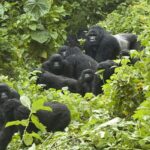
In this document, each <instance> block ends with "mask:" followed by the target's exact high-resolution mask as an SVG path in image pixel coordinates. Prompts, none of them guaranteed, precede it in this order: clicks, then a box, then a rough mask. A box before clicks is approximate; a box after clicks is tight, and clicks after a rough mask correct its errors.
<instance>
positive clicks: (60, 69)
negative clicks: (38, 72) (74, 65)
mask: <svg viewBox="0 0 150 150" xmlns="http://www.w3.org/2000/svg"><path fill="white" fill-rule="evenodd" d="M42 69H44V70H45V71H48V72H52V73H54V74H56V75H67V76H69V71H70V70H69V67H68V64H67V62H66V61H65V60H64V59H63V57H62V56H61V55H60V54H54V55H52V56H51V57H50V58H49V60H48V61H46V62H44V63H43V64H42Z"/></svg>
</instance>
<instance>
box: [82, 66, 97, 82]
mask: <svg viewBox="0 0 150 150" xmlns="http://www.w3.org/2000/svg"><path fill="white" fill-rule="evenodd" d="M93 79H94V71H93V70H92V69H85V70H83V71H82V73H81V76H80V80H82V81H83V82H91V81H93Z"/></svg>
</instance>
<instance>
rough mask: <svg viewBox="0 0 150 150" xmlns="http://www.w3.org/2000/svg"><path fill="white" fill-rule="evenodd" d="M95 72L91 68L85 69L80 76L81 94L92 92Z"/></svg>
mask: <svg viewBox="0 0 150 150" xmlns="http://www.w3.org/2000/svg"><path fill="white" fill-rule="evenodd" d="M94 76H95V73H94V71H93V70H91V69H86V70H83V71H82V73H81V76H80V77H79V83H80V87H81V94H82V95H85V93H87V92H92V91H93V90H92V89H93V81H94Z"/></svg>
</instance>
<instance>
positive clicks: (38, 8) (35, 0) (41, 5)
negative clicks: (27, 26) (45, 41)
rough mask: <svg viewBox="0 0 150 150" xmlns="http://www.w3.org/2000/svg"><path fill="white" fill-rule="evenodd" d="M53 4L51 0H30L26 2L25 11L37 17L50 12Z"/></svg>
mask: <svg viewBox="0 0 150 150" xmlns="http://www.w3.org/2000/svg"><path fill="white" fill-rule="evenodd" d="M51 5H52V1H51V0H28V1H27V2H26V3H25V6H24V10H25V12H30V13H31V14H32V15H33V16H34V17H35V18H36V19H38V18H39V17H41V16H43V15H45V14H46V13H48V12H49V10H50V8H51Z"/></svg>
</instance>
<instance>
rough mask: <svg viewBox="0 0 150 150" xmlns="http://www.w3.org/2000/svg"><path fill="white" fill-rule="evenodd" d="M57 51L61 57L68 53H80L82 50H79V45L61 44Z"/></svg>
mask: <svg viewBox="0 0 150 150" xmlns="http://www.w3.org/2000/svg"><path fill="white" fill-rule="evenodd" d="M58 53H59V54H60V55H61V56H62V57H63V58H66V57H68V56H70V55H73V54H82V51H81V50H80V48H79V47H77V46H74V47H70V46H66V45H64V46H62V47H60V48H59V50H58Z"/></svg>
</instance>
